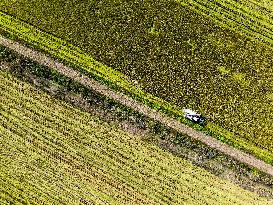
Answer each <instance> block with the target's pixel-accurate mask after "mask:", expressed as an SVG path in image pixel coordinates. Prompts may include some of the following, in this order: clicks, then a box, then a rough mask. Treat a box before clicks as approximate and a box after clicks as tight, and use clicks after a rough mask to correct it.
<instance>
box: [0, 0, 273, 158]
mask: <svg viewBox="0 0 273 205" xmlns="http://www.w3.org/2000/svg"><path fill="white" fill-rule="evenodd" d="M189 2H190V1H189ZM198 2H199V1H198ZM200 2H201V1H200ZM200 2H199V3H198V5H199V7H195V8H199V10H200V11H201V10H202V9H201V7H200V5H201V4H200ZM230 2H233V3H234V2H235V1H230ZM253 2H254V3H255V1H252V3H250V2H249V3H247V1H242V2H241V7H240V12H239V11H236V12H235V10H236V9H235V8H237V7H238V4H239V3H237V4H231V3H229V5H228V6H227V5H226V7H225V8H229V12H233V14H232V16H234V18H235V17H236V18H239V16H241V17H242V16H243V15H245V16H244V18H243V19H245V21H241V23H240V22H239V21H238V22H239V23H236V22H235V21H231V20H228V16H227V15H219V14H217V13H215V15H212V14H213V13H211V16H212V17H213V18H216V17H217V18H218V19H219V18H220V17H221V16H223V17H225V19H226V20H227V21H226V23H225V25H226V26H228V27H232V28H233V29H236V31H238V33H234V32H232V31H230V30H228V29H225V28H223V27H220V26H219V25H217V24H215V23H213V21H211V20H210V19H208V18H206V17H204V16H202V15H200V14H199V13H196V12H193V11H192V10H190V9H189V8H193V6H181V4H180V3H177V2H174V1H166V0H164V1H163V0H157V1H148V0H145V1H141V2H137V3H136V2H133V1H132V2H130V1H124V0H119V1H114V2H113V1H109V0H108V1H103V2H101V1H81V2H76V1H49V0H46V1H45V0H44V1H37V0H36V1H33V0H32V1H26V0H21V1H19V0H13V1H7V0H2V1H1V2H0V10H2V11H4V12H7V13H9V14H12V15H14V16H17V17H18V18H20V19H22V20H24V21H26V22H29V23H31V24H32V25H34V26H36V27H38V28H40V29H42V30H44V31H47V32H49V33H51V34H54V35H55V36H58V37H60V38H62V39H64V40H65V41H67V42H69V43H71V44H73V45H75V46H78V47H80V48H81V49H82V50H83V51H84V52H87V53H88V54H90V55H91V56H92V57H94V59H95V60H98V61H100V62H101V63H103V64H104V65H106V66H110V67H112V68H114V69H115V70H117V71H120V72H122V73H123V74H125V75H126V76H128V77H129V79H131V80H137V81H138V83H139V85H140V86H142V88H143V90H145V91H147V92H150V93H152V94H153V95H155V96H157V97H160V98H162V99H164V100H166V101H168V102H171V103H174V104H175V105H177V106H179V107H184V106H187V107H192V108H194V109H196V110H200V111H201V112H202V113H204V114H206V115H207V117H208V119H209V121H210V123H209V124H208V128H210V129H212V130H213V129H214V130H215V129H219V126H221V127H223V128H225V129H227V130H230V131H232V132H233V133H234V134H235V135H234V136H232V140H233V141H236V140H237V139H244V140H245V141H246V143H245V146H248V143H254V144H256V145H257V146H259V147H261V148H264V149H267V150H268V151H269V152H270V153H271V154H272V150H273V127H272V122H271V119H272V118H273V112H272V103H273V97H272V96H273V87H272V82H273V76H272V74H273V72H272V64H273V62H272V59H271V57H272V54H273V51H272V50H271V48H269V47H266V46H264V45H263V44H260V43H258V42H253V41H251V40H250V39H248V38H246V37H244V36H242V35H240V34H239V33H246V34H248V36H252V37H255V36H257V35H258V34H257V33H259V32H258V30H261V29H260V28H264V29H265V28H267V27H266V25H267V26H270V24H271V20H270V13H269V12H263V13H261V12H260V11H259V9H257V8H265V6H264V5H262V4H261V3H258V4H259V6H255V9H254V7H253V6H252V5H253ZM186 3H187V4H188V2H186ZM256 3H257V2H256ZM269 3H270V2H269ZM203 4H204V5H205V6H202V8H204V7H207V8H210V7H213V8H214V9H215V10H217V11H218V10H221V11H222V10H224V9H217V8H218V7H219V8H220V7H223V6H221V5H224V4H227V1H224V2H222V3H220V4H215V5H214V6H209V5H212V4H211V3H208V2H205V3H203ZM53 5H54V6H53ZM196 5H197V3H196ZM236 6H237V7H236ZM252 7H253V8H252ZM230 8H232V9H233V10H231V9H230ZM227 10H228V9H227ZM237 10H238V9H237ZM243 11H244V12H243ZM251 12H254V13H255V15H254V14H253V13H251ZM248 13H251V14H253V15H248ZM246 16H249V18H247V17H246ZM3 19H4V18H3ZM3 19H1V20H3ZM249 19H252V20H249ZM253 19H254V20H255V22H254V20H253ZM265 19H267V20H265ZM229 22H233V24H231V23H229ZM250 22H252V23H251V24H250ZM266 22H267V24H266ZM254 24H255V25H256V24H258V25H259V27H257V26H255V25H254ZM245 25H247V26H248V27H249V26H250V27H251V26H253V27H255V29H256V30H255V29H254V28H252V29H248V30H247V29H243V28H244V26H245ZM268 28H270V27H268ZM17 32H20V31H17ZM23 32H24V30H22V31H21V33H23ZM33 32H34V31H33ZM247 32H248V33H247ZM250 32H252V34H253V35H250ZM15 33H16V32H15ZM262 33H263V34H264V33H266V35H269V37H261V38H260V40H261V41H262V40H263V41H265V42H270V41H269V40H266V39H269V38H270V32H265V31H264V30H263V31H262ZM24 35H32V36H35V35H34V33H28V32H26V31H25V33H24ZM38 37H39V36H38ZM38 37H37V38H38ZM255 38H256V37H255ZM41 45H42V43H41ZM62 48H64V49H65V47H62ZM70 48H72V47H70ZM51 49H52V48H51ZM55 49H58V46H57V44H56V48H55ZM75 50H76V49H75ZM77 51H78V50H77ZM55 53H56V55H58V56H60V55H62V54H63V53H61V52H60V53H58V52H57V51H55ZM71 56H73V53H71ZM80 57H82V56H80ZM82 59H84V58H83V57H82ZM90 59H91V58H90ZM91 61H92V59H91ZM82 62H83V61H81V63H82ZM92 62H94V61H92ZM84 66H85V65H84ZM97 67H99V66H97ZM108 71H109V70H107V68H104V70H102V71H100V72H102V73H103V72H104V73H107V72H108ZM123 74H119V73H114V74H113V75H112V74H111V76H118V77H116V78H115V77H114V78H115V79H117V81H119V79H126V78H127V77H125V76H124V75H123ZM109 75H110V74H109ZM119 75H120V76H119ZM106 77H108V76H106ZM110 78H112V77H110ZM124 82H126V81H121V84H123V85H124V86H129V85H128V84H126V83H124ZM255 149H256V148H255V147H254V148H253V149H252V148H251V150H252V151H253V150H255ZM253 152H256V153H260V152H259V151H257V149H256V151H253ZM256 155H259V154H256Z"/></svg>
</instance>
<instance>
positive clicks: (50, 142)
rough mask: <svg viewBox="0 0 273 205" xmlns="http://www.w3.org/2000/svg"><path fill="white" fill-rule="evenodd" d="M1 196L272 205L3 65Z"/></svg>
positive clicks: (67, 200) (58, 200)
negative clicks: (34, 84) (22, 78)
mask: <svg viewBox="0 0 273 205" xmlns="http://www.w3.org/2000/svg"><path fill="white" fill-rule="evenodd" d="M0 88H1V90H0V94H1V95H0V96H1V98H0V119H1V125H0V136H1V138H0V146H1V155H0V162H1V167H0V190H1V192H0V202H1V204H5V203H7V204H8V203H12V204H14V203H24V204H26V203H33V204H42V203H46V204H54V203H55V204H92V203H94V204H170V203H174V204H182V203H183V202H184V203H185V204H217V203H218V204H219V203H221V204H223V203H225V204H270V202H268V201H266V200H265V199H263V198H259V197H257V195H255V194H254V193H251V192H248V191H245V190H243V189H241V188H239V187H237V186H235V185H233V184H232V183H230V182H228V181H224V180H221V179H219V178H217V177H215V176H213V175H212V174H209V173H208V172H207V171H205V170H203V169H200V168H197V167H194V166H193V165H191V164H190V163H188V162H187V161H185V160H183V159H181V158H178V157H175V156H173V155H172V154H170V153H168V152H165V151H163V150H161V149H159V148H158V147H156V146H154V145H152V144H149V143H147V142H144V141H142V140H141V139H140V138H138V137H137V136H133V135H129V134H128V133H125V132H124V131H121V130H119V129H117V128H116V127H114V126H113V125H109V124H107V123H105V122H103V121H101V120H99V119H98V118H97V117H95V116H92V115H91V114H89V113H85V112H82V111H80V110H79V109H77V108H74V107H72V106H71V105H69V104H67V103H65V102H63V101H59V100H56V99H54V98H52V97H50V96H49V95H47V94H45V93H44V92H43V91H41V90H38V89H36V88H34V87H32V86H31V85H29V84H27V83H25V82H22V81H19V80H18V79H16V78H14V77H12V76H11V75H9V74H7V73H4V72H2V71H1V72H0Z"/></svg>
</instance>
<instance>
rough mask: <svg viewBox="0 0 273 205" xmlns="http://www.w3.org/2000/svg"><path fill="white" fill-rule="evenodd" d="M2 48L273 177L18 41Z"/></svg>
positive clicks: (258, 163) (267, 168)
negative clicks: (53, 70)
mask: <svg viewBox="0 0 273 205" xmlns="http://www.w3.org/2000/svg"><path fill="white" fill-rule="evenodd" d="M0 44H1V45H3V46H5V47H8V48H10V49H11V50H14V51H16V52H17V53H18V54H20V55H22V56H25V57H27V58H29V59H31V60H34V61H36V62H38V63H39V64H42V65H44V66H47V67H49V68H51V69H55V70H56V71H58V72H59V73H61V74H63V75H65V76H67V77H69V78H72V79H74V80H75V81H77V82H79V83H81V84H83V85H85V86H87V87H89V88H91V89H92V90H95V91H96V92H98V93H100V94H102V95H105V96H107V97H109V98H111V99H113V100H115V101H118V102H119V103H121V104H123V105H125V106H127V107H130V108H132V109H134V110H136V111H138V112H140V113H142V114H143V115H145V116H147V117H149V118H152V119H154V120H156V121H159V122H161V123H162V124H164V125H166V126H168V127H170V128H173V129H175V130H177V131H178V132H180V133H183V134H186V135H188V136H190V137H192V138H194V139H196V140H199V141H201V142H203V143H204V144H206V145H208V146H209V147H212V148H214V149H216V150H218V151H220V152H222V153H224V154H226V155H228V156H230V157H232V158H234V159H236V160H238V161H240V162H242V163H244V164H247V165H249V166H251V167H255V168H257V169H259V170H261V171H263V172H265V173H267V174H270V175H271V176H273V167H272V166H271V165H269V164H266V163H265V162H264V161H262V160H259V159H257V158H255V157H254V156H252V155H249V154H246V153H244V152H242V151H240V150H237V149H235V148H233V147H230V146H228V145H227V144H224V143H222V142H220V141H218V140H216V139H215V138H213V137H211V136H207V135H205V134H203V133H201V132H198V131H196V130H194V129H192V128H191V127H188V126H187V125H184V124H182V123H180V122H178V121H177V120H175V119H173V118H170V117H168V116H166V115H164V114H162V113H160V112H158V111H155V110H153V109H151V108H150V107H148V106H147V105H145V104H142V103H140V102H138V101H136V100H133V99H131V98H129V97H128V96H126V95H124V94H123V93H120V92H117V91H113V90H111V89H110V88H108V87H107V86H105V85H102V84H100V83H99V82H97V81H95V80H94V79H92V78H89V77H88V76H86V75H83V74H82V73H80V72H79V71H76V70H74V69H73V68H70V67H67V66H65V65H64V64H62V63H60V62H57V61H55V60H54V59H53V58H51V57H49V56H47V55H45V54H44V53H41V52H39V51H36V50H34V49H31V48H27V47H26V46H24V45H22V44H19V43H18V42H16V41H13V40H10V39H7V38H5V37H3V36H0Z"/></svg>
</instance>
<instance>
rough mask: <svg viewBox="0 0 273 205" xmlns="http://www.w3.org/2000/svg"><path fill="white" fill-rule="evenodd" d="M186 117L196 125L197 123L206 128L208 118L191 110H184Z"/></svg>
mask: <svg viewBox="0 0 273 205" xmlns="http://www.w3.org/2000/svg"><path fill="white" fill-rule="evenodd" d="M183 112H184V117H185V118H187V119H189V120H191V121H192V122H194V123H197V124H199V125H201V126H205V123H206V118H205V117H204V116H202V115H201V114H198V113H196V112H195V111H193V110H191V109H183Z"/></svg>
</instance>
